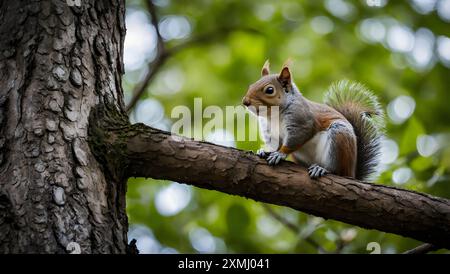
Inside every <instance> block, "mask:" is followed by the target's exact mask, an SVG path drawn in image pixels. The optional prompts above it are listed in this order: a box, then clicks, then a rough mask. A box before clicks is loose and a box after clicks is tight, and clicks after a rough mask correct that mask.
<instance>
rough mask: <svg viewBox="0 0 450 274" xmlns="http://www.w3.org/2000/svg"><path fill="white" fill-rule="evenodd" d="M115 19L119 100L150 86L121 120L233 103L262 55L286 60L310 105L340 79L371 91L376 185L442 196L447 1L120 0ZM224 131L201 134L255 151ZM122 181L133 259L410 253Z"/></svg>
mask: <svg viewBox="0 0 450 274" xmlns="http://www.w3.org/2000/svg"><path fill="white" fill-rule="evenodd" d="M149 4H150V5H149ZM152 14H153V16H152ZM126 24H127V36H126V40H125V56H124V61H125V66H126V74H125V77H124V81H123V84H124V90H125V97H126V102H129V101H130V100H131V98H132V97H133V92H135V91H136V89H138V87H139V85H140V83H142V81H143V79H145V78H146V77H148V80H149V85H148V87H147V88H146V89H145V90H144V93H143V95H142V96H141V97H140V100H139V101H138V102H137V104H136V106H135V107H133V108H132V110H131V112H130V119H131V121H132V122H142V123H145V124H147V125H150V126H153V127H156V128H160V129H165V130H170V127H171V124H172V123H173V122H174V119H171V110H172V109H173V107H175V106H179V105H185V106H188V107H190V108H192V107H193V102H194V100H193V98H194V97H200V98H202V99H203V107H206V106H210V105H217V106H219V107H222V108H225V106H227V105H228V106H235V105H239V104H240V102H241V98H242V96H243V95H244V93H245V91H246V89H247V87H248V85H249V84H250V83H252V82H253V81H255V80H257V79H258V78H259V75H260V69H261V66H262V64H263V63H264V61H265V60H266V59H270V61H271V64H272V70H277V71H278V69H279V68H280V66H281V65H282V63H283V62H284V60H285V59H287V58H288V57H291V58H292V60H293V61H294V62H293V67H292V70H293V75H294V80H295V81H296V83H297V85H298V87H299V88H300V90H301V91H302V92H303V93H304V95H305V96H306V97H308V98H310V99H312V100H316V101H321V100H322V98H323V95H324V92H325V91H326V89H327V87H328V85H329V84H330V83H332V82H333V81H337V80H340V79H344V78H347V79H352V80H357V81H360V82H363V83H365V84H366V85H367V86H368V87H369V88H370V89H372V90H373V91H374V92H375V93H376V94H377V95H378V96H379V98H380V100H381V102H382V103H383V105H384V106H385V110H386V113H387V123H388V126H387V134H386V138H385V139H384V140H383V153H382V166H381V169H380V173H381V174H380V176H379V178H378V180H377V181H376V183H379V184H385V185H392V186H398V187H402V188H406V189H412V190H416V191H421V192H426V193H430V194H433V195H437V196H441V197H445V198H450V177H449V173H450V148H449V146H448V143H449V139H450V138H449V136H450V134H449V133H450V132H449V129H450V124H449V121H450V0H411V1H406V0H404V1H393V0H391V1H388V0H354V1H349V0H326V1H295V0H283V1H265V0H253V1H240V0H234V1H233V0H229V1H213V0H211V1H209V0H189V1H187V0H186V1H181V0H180V1H175V0H154V1H150V2H148V1H147V0H146V1H140V0H128V1H127V13H126ZM156 27H157V28H158V31H159V34H160V38H159V39H158V35H157V31H156V30H157V29H156ZM158 41H159V43H158ZM149 75H150V76H149ZM225 128H226V126H225V125H224V129H222V130H216V131H215V132H207V133H206V134H205V135H204V139H205V140H208V141H211V142H216V143H220V144H224V145H227V146H233V147H237V148H241V149H245V150H253V151H256V150H257V149H258V148H259V147H260V145H261V143H260V142H241V141H240V142H237V141H232V140H231V141H230V140H225V139H224V137H227V136H228V137H230V136H231V138H233V136H234V134H235V133H234V132H227V131H226V130H225ZM228 139H229V138H228ZM128 186H129V188H128V194H127V212H128V216H129V222H130V231H129V238H130V240H131V239H132V238H136V239H137V246H138V248H139V250H140V251H141V253H240V252H245V253H249V252H251V253H267V252H271V253H318V252H321V253H324V252H340V253H369V251H368V250H367V245H368V243H370V242H377V243H379V244H380V247H381V252H382V253H400V252H403V251H405V250H407V249H410V248H413V247H415V246H416V245H418V244H420V243H419V242H417V241H414V240H411V239H406V238H403V237H399V236H396V235H392V234H387V233H383V232H379V231H374V230H365V229H361V228H358V227H354V226H351V225H347V224H343V223H340V222H336V221H332V220H326V221H325V220H323V219H322V218H318V217H314V216H310V215H306V214H303V213H300V212H297V211H294V210H291V209H289V208H283V207H276V206H269V207H267V206H264V205H263V204H262V203H259V202H255V201H252V200H248V199H245V198H240V197H234V196H229V195H226V194H222V193H219V192H215V191H208V190H202V189H198V188H195V187H191V186H186V185H182V184H178V183H176V182H167V181H165V182H163V181H156V180H151V179H143V178H142V179H141V178H137V179H130V182H129V184H128ZM441 252H445V251H441Z"/></svg>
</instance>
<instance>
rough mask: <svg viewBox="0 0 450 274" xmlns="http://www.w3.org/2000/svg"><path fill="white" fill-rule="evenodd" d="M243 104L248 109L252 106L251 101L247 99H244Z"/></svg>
mask: <svg viewBox="0 0 450 274" xmlns="http://www.w3.org/2000/svg"><path fill="white" fill-rule="evenodd" d="M242 104H243V105H244V106H246V107H248V106H249V105H250V100H249V99H247V97H244V98H242Z"/></svg>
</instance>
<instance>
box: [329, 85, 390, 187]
mask: <svg viewBox="0 0 450 274" xmlns="http://www.w3.org/2000/svg"><path fill="white" fill-rule="evenodd" d="M325 103H326V104H327V105H329V106H331V107H333V108H334V109H336V110H337V111H339V112H340V113H342V114H343V115H344V116H345V118H347V120H348V121H349V122H350V123H351V124H352V126H353V128H354V130H355V134H356V137H357V139H358V140H357V143H358V159H357V166H356V179H359V180H368V179H370V175H372V174H374V172H375V171H376V168H377V166H378V163H379V159H380V149H381V138H382V135H383V132H384V126H385V121H384V112H383V109H382V108H381V105H380V103H379V102H378V99H377V97H376V96H375V95H374V94H372V92H371V91H370V90H369V89H368V88H366V87H365V86H364V85H362V84H360V83H357V82H352V81H348V80H342V81H338V82H336V83H333V84H332V85H331V86H330V87H329V89H328V92H327V93H326V95H325Z"/></svg>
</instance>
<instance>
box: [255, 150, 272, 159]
mask: <svg viewBox="0 0 450 274" xmlns="http://www.w3.org/2000/svg"><path fill="white" fill-rule="evenodd" d="M256 155H258V157H259V158H262V159H267V157H268V156H269V155H270V152H266V151H264V150H263V149H258V151H257V152H256Z"/></svg>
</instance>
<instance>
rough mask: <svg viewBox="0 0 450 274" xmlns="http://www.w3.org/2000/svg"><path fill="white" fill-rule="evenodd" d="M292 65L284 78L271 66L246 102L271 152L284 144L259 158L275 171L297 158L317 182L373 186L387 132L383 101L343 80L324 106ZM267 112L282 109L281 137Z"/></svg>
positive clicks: (334, 86)
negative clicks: (335, 178)
mask: <svg viewBox="0 0 450 274" xmlns="http://www.w3.org/2000/svg"><path fill="white" fill-rule="evenodd" d="M289 63H290V61H288V62H287V63H285V64H284V65H283V67H282V69H281V72H280V73H279V74H270V70H269V61H268V60H267V61H266V62H265V64H264V66H263V68H262V70H261V78H260V79H259V80H258V81H256V82H255V83H253V84H251V85H250V86H249V88H248V91H247V93H246V95H245V96H244V97H243V99H242V103H243V105H245V106H246V107H247V109H248V110H250V111H251V112H252V113H253V114H256V115H257V116H258V118H259V123H260V127H259V128H260V132H261V135H262V138H263V140H264V142H265V143H266V146H267V145H268V143H269V142H270V140H274V138H275V139H276V140H278V141H277V142H276V143H275V145H273V144H272V146H271V147H269V151H265V150H262V149H260V150H258V152H257V155H258V156H259V157H261V158H264V159H266V161H267V163H268V164H269V165H271V166H273V165H277V164H279V163H280V161H281V160H284V159H286V158H287V156H288V155H292V158H293V160H294V162H296V163H299V164H303V165H305V166H307V167H308V174H309V176H310V177H311V178H313V179H315V178H318V177H321V176H324V175H326V174H328V173H332V174H336V175H339V176H345V177H352V178H355V179H358V180H369V179H370V178H371V176H372V175H373V174H374V173H375V172H376V168H377V165H378V163H379V158H380V149H381V139H382V136H383V129H384V113H383V110H382V108H381V105H380V103H379V102H378V99H377V97H376V96H375V95H373V93H372V92H371V91H369V90H368V89H367V88H366V87H365V86H364V85H362V84H360V83H357V82H352V81H348V80H341V81H338V82H336V83H333V84H332V85H331V86H330V87H329V89H328V91H327V93H326V95H325V100H324V104H321V103H316V102H313V101H310V100H308V99H307V98H305V97H304V96H303V95H302V93H301V92H300V91H299V89H298V88H297V86H296V85H295V83H294V81H293V79H292V75H291V71H290V68H289V67H290V64H289ZM262 106H263V107H266V109H268V112H270V109H271V107H278V111H279V113H278V118H277V120H278V121H276V122H277V123H278V127H279V130H278V131H277V130H272V129H270V128H269V127H268V124H269V122H271V121H268V120H270V115H269V117H267V118H266V117H262V115H261V113H260V111H259V110H260V108H261V107H262ZM272 122H273V121H272Z"/></svg>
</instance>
